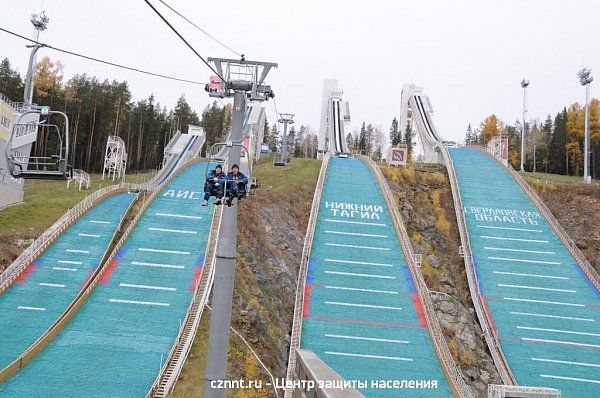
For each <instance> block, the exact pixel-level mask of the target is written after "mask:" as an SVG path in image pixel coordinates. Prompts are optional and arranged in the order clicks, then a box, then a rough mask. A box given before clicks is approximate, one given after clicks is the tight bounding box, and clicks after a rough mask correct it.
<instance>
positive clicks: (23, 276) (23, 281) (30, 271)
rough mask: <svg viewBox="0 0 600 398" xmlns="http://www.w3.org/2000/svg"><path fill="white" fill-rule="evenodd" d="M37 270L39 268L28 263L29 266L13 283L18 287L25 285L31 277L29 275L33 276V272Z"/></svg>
mask: <svg viewBox="0 0 600 398" xmlns="http://www.w3.org/2000/svg"><path fill="white" fill-rule="evenodd" d="M38 268H39V267H38V266H37V265H34V264H33V262H31V263H29V265H28V266H27V267H26V268H25V270H24V271H23V273H22V274H21V275H19V277H18V278H17V279H16V280H15V282H16V283H18V284H20V285H26V284H27V282H28V281H29V278H30V277H31V274H33V271H35V270H36V269H38Z"/></svg>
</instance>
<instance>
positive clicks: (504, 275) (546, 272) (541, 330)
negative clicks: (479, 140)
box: [450, 148, 600, 398]
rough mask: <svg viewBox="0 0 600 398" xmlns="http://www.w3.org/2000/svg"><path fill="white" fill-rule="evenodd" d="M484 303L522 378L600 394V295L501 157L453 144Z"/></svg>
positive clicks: (574, 393) (576, 394)
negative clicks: (493, 157)
mask: <svg viewBox="0 0 600 398" xmlns="http://www.w3.org/2000/svg"><path fill="white" fill-rule="evenodd" d="M450 153H451V156H452V159H453V162H454V166H455V169H456V174H457V177H458V182H459V186H460V191H461V195H462V199H463V205H464V210H465V215H466V219H467V229H468V233H469V238H470V241H471V248H472V250H473V259H474V263H475V268H476V273H477V277H478V280H479V289H480V292H481V295H482V296H483V298H484V304H485V306H486V310H487V311H489V313H490V314H491V315H492V317H493V320H494V323H495V327H496V328H497V332H498V334H499V336H500V344H501V346H502V349H503V351H504V354H505V356H506V358H507V360H508V364H509V366H510V367H511V369H512V371H513V373H514V375H515V378H516V379H517V382H518V383H519V384H521V385H529V386H547V387H554V388H559V389H561V390H562V396H563V397H565V398H569V397H573V398H584V397H590V398H592V397H594V398H595V397H600V317H599V316H598V315H599V312H600V294H599V292H598V291H597V290H596V289H595V288H594V286H593V285H592V284H591V282H590V281H589V280H588V279H587V277H586V276H585V274H584V273H583V272H582V270H581V268H580V267H579V266H578V265H577V263H576V261H575V260H574V259H573V257H572V256H571V254H570V253H569V251H568V250H567V248H566V247H565V246H564V245H563V243H562V241H561V240H560V238H559V237H558V236H557V235H556V234H555V232H554V230H553V229H552V228H551V227H550V225H549V224H548V223H547V222H546V220H545V219H544V218H543V216H541V215H540V214H539V213H538V211H537V208H536V207H535V206H534V204H533V203H531V201H530V200H529V198H528V197H527V195H526V194H525V193H524V192H523V191H522V190H521V188H520V187H519V186H518V185H517V183H516V182H515V181H514V180H513V179H512V177H511V176H510V174H508V172H507V171H506V170H504V168H503V167H502V166H501V165H500V164H498V163H497V162H496V161H495V160H493V159H491V158H489V157H488V156H487V155H485V154H484V153H482V152H479V151H476V150H472V149H458V148H456V149H450Z"/></svg>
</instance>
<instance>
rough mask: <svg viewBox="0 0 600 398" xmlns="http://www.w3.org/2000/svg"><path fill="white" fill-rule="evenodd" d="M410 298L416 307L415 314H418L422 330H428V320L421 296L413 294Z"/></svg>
mask: <svg viewBox="0 0 600 398" xmlns="http://www.w3.org/2000/svg"><path fill="white" fill-rule="evenodd" d="M410 297H411V298H412V301H413V306H414V307H415V312H416V313H417V317H418V318H419V324H420V325H421V327H422V328H424V329H427V318H425V312H424V311H423V305H422V304H421V300H420V299H419V295H418V294H417V293H412V294H411V295H410Z"/></svg>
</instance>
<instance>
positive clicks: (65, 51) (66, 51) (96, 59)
mask: <svg viewBox="0 0 600 398" xmlns="http://www.w3.org/2000/svg"><path fill="white" fill-rule="evenodd" d="M0 31H2V32H5V33H8V34H10V35H13V36H16V37H18V38H20V39H23V40H27V41H29V42H31V43H35V44H37V45H39V46H41V47H46V48H49V49H51V50H55V51H58V52H62V53H65V54H69V55H73V56H76V57H80V58H84V59H87V60H90V61H95V62H99V63H102V64H106V65H110V66H115V67H117V68H122V69H127V70H130V71H133V72H138V73H143V74H146V75H150V76H155V77H160V78H163V79H169V80H175V81H179V82H184V83H191V84H199V85H204V84H205V83H204V82H200V81H195V80H188V79H182V78H179V77H173V76H167V75H162V74H160V73H154V72H149V71H146V70H143V69H139V68H134V67H132V66H126V65H122V64H117V63H115V62H110V61H105V60H103V59H99V58H95V57H91V56H89V55H84V54H81V53H76V52H74V51H69V50H65V49H63V48H58V47H54V46H51V45H50V44H45V43H41V42H39V41H36V40H33V39H30V38H28V37H25V36H22V35H20V34H18V33H15V32H12V31H10V30H8V29H4V28H2V27H0Z"/></svg>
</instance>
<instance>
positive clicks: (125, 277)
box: [0, 163, 214, 397]
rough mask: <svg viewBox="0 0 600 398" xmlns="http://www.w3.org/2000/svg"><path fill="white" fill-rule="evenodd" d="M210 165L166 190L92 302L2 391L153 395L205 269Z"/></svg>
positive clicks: (17, 393)
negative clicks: (204, 199) (206, 177)
mask: <svg viewBox="0 0 600 398" xmlns="http://www.w3.org/2000/svg"><path fill="white" fill-rule="evenodd" d="M205 169H206V164H202V163H197V164H194V165H191V166H190V167H189V168H187V169H186V170H184V171H183V172H182V173H181V174H180V175H178V176H177V177H175V178H174V179H173V181H172V182H170V183H169V184H168V186H167V187H166V188H165V189H164V190H163V191H162V192H161V193H159V195H158V196H157V197H156V199H155V200H154V202H153V203H152V204H151V205H150V206H149V207H148V209H147V210H146V212H145V214H144V215H143V216H142V217H141V219H140V220H139V222H138V224H137V225H136V227H135V228H134V230H133V231H132V233H131V235H130V236H129V238H128V239H127V240H126V242H125V244H124V246H123V248H122V250H121V252H120V253H119V256H118V259H117V261H114V262H113V263H112V264H111V265H110V267H109V268H108V270H107V272H105V273H104V275H103V276H102V279H101V281H100V283H99V285H98V286H97V287H96V289H95V290H94V292H93V293H92V295H91V296H90V298H89V299H88V301H87V302H86V304H85V305H84V306H83V307H82V308H81V309H80V311H79V312H78V313H77V314H76V315H75V316H74V317H73V319H72V320H71V322H70V323H69V324H68V325H67V327H66V328H65V329H64V330H63V331H62V332H61V333H60V334H59V335H58V336H57V337H56V339H55V340H54V341H53V342H52V343H51V344H50V345H49V346H48V347H47V348H46V349H45V350H44V351H42V352H41V353H40V354H39V355H38V356H37V358H36V359H35V360H34V361H32V363H30V364H29V365H28V366H26V367H25V368H24V369H23V370H22V371H20V372H19V373H17V374H16V375H15V376H14V377H12V378H11V379H9V380H8V381H7V382H5V383H4V384H3V385H0V396H3V397H4V396H7V397H25V396H27V397H38V396H39V397H83V396H85V397H143V396H145V394H146V393H147V392H148V390H149V389H150V386H151V385H152V383H153V382H154V379H155V378H156V376H157V374H158V370H159V368H160V366H161V361H164V360H165V359H166V355H167V353H168V352H169V351H170V350H171V347H172V345H173V343H174V339H175V337H176V335H177V332H178V330H179V326H180V322H181V321H182V319H183V318H184V317H185V314H186V311H187V308H188V306H189V303H190V299H191V295H192V291H193V290H194V288H195V286H196V283H197V281H198V279H199V277H200V275H201V272H202V268H201V267H202V265H203V259H204V251H205V249H206V244H207V239H208V233H209V230H210V225H211V221H212V211H213V209H214V207H213V206H207V207H202V206H201V201H202V196H203V192H202V190H203V185H204V173H205Z"/></svg>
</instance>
